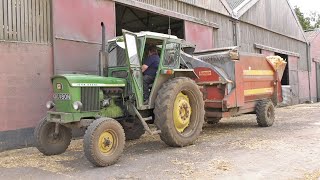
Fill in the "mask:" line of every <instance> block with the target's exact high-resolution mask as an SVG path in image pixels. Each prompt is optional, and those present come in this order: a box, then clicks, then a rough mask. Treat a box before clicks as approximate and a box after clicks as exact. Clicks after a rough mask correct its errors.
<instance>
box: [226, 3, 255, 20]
mask: <svg viewBox="0 0 320 180" xmlns="http://www.w3.org/2000/svg"><path fill="white" fill-rule="evenodd" d="M226 1H227V3H228V5H229V7H230V8H231V9H232V15H233V17H235V18H240V17H241V16H242V15H243V14H244V13H246V12H247V11H248V10H249V9H250V8H251V7H252V6H253V5H255V4H256V3H257V2H258V1H259V0H226Z"/></svg>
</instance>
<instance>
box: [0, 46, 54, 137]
mask: <svg viewBox="0 0 320 180" xmlns="http://www.w3.org/2000/svg"><path fill="white" fill-rule="evenodd" d="M0 59H1V65H0V113H1V117H0V124H1V126H0V131H7V130H15V129H20V128H28V127H34V126H35V125H36V123H37V122H38V121H39V120H40V119H41V118H43V117H44V115H45V113H46V111H47V108H46V107H45V102H47V101H49V100H52V94H51V92H52V85H51V81H50V77H51V76H52V69H53V67H52V47H51V46H50V45H39V44H32V43H3V42H2V43H0Z"/></svg>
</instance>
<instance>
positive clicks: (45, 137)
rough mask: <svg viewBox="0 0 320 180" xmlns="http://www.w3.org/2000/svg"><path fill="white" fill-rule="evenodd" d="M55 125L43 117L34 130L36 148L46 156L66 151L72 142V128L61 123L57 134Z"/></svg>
mask: <svg viewBox="0 0 320 180" xmlns="http://www.w3.org/2000/svg"><path fill="white" fill-rule="evenodd" d="M55 126H56V123H53V122H48V121H47V118H43V119H42V120H41V121H40V123H39V124H38V125H37V127H36V128H35V130H34V137H35V140H36V148H37V149H38V150H39V151H40V152H41V153H42V154H44V155H46V156H51V155H57V154H62V153H64V152H65V151H66V149H67V148H68V146H69V145H70V142H71V138H72V134H71V129H69V128H67V127H65V126H62V125H59V133H58V134H55V133H54V132H55Z"/></svg>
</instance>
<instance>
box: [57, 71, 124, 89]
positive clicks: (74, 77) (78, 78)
mask: <svg viewBox="0 0 320 180" xmlns="http://www.w3.org/2000/svg"><path fill="white" fill-rule="evenodd" d="M55 78H64V79H66V80H67V81H68V83H69V85H70V86H73V85H72V84H103V85H110V86H112V87H116V86H117V85H118V87H123V84H126V80H125V79H122V78H114V77H102V76H96V75H83V74H63V75H56V76H54V77H53V78H52V79H53V80H54V79H55ZM83 87H87V86H83ZM92 87H94V86H92ZM95 87H99V86H95ZM101 87H103V86H101Z"/></svg>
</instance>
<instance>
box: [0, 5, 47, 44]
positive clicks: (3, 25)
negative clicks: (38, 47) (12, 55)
mask: <svg viewBox="0 0 320 180" xmlns="http://www.w3.org/2000/svg"><path fill="white" fill-rule="evenodd" d="M51 34H52V33H51V0H0V40H5V41H23V42H34V43H50V42H51Z"/></svg>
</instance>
